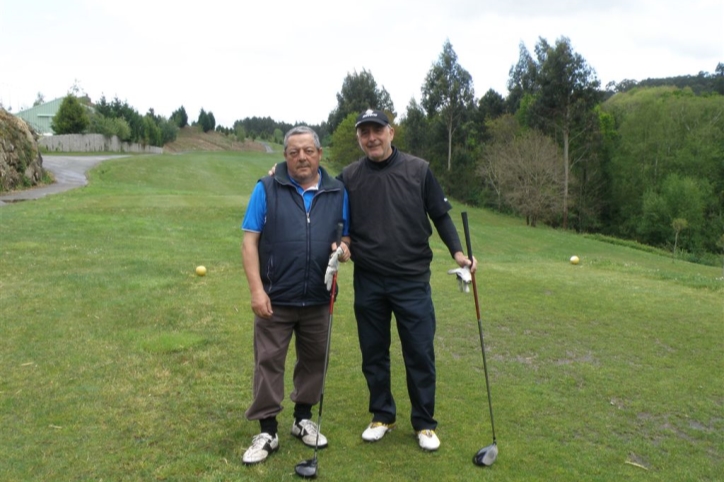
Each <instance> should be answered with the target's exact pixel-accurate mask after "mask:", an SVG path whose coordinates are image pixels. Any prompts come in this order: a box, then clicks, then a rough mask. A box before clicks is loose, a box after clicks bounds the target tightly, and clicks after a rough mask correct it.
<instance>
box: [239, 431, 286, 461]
mask: <svg viewBox="0 0 724 482" xmlns="http://www.w3.org/2000/svg"><path fill="white" fill-rule="evenodd" d="M277 450H279V437H278V436H276V435H274V437H272V436H271V435H269V434H268V433H260V434H259V435H255V436H254V438H253V439H251V447H249V448H248V449H246V452H244V456H243V457H242V458H241V461H242V462H244V463H245V464H247V465H250V464H258V463H259V462H263V461H264V460H266V458H267V457H268V456H269V454H271V453H272V452H276V451H277Z"/></svg>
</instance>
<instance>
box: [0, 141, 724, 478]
mask: <svg viewBox="0 0 724 482" xmlns="http://www.w3.org/2000/svg"><path fill="white" fill-rule="evenodd" d="M280 159H281V156H280V155H279V154H263V153H214V154H201V153H193V154H184V155H177V156H171V155H163V156H156V157H147V156H134V157H129V158H124V159H118V160H111V161H106V162H104V163H102V164H100V165H99V166H98V167H96V168H95V169H94V170H93V171H91V173H90V184H89V185H88V186H86V187H84V188H81V189H76V190H74V191H70V192H67V193H63V194H59V195H54V196H52V197H46V198H43V199H39V200H36V201H27V202H22V203H16V204H12V205H7V206H4V207H0V417H1V419H0V426H2V436H0V461H1V462H0V480H2V481H7V482H11V481H70V480H78V481H91V480H94V481H99V480H104V481H149V480H169V481H231V480H270V481H278V480H295V479H296V476H295V475H294V465H295V464H296V463H297V462H299V461H301V460H303V459H306V458H310V457H311V456H312V450H311V449H307V448H305V447H303V446H302V445H301V443H300V442H298V441H297V440H296V439H294V438H293V437H291V435H289V433H288V430H289V428H290V426H291V404H290V403H289V402H288V401H287V402H286V403H285V406H286V409H285V410H284V412H282V415H281V417H280V429H281V432H280V442H281V447H280V450H279V452H278V453H276V454H274V455H273V456H272V457H271V458H270V459H269V460H268V461H267V462H266V463H264V464H261V465H257V466H253V467H246V466H244V465H242V464H241V461H240V457H241V454H242V453H243V451H244V450H245V448H246V447H247V446H248V444H249V442H250V440H251V437H252V436H253V435H254V434H256V432H257V429H258V425H257V424H256V423H255V422H254V423H252V422H247V421H246V420H245V419H244V410H245V409H246V408H247V406H248V405H249V403H250V398H251V376H252V358H253V354H252V338H251V337H252V312H251V309H250V308H249V294H248V290H247V287H246V281H245V277H244V273H243V270H242V265H241V258H240V250H239V246H240V242H241V237H242V233H241V231H240V229H239V225H240V223H241V219H242V217H243V213H244V210H245V205H246V202H247V200H248V197H249V194H250V192H251V190H252V187H253V185H254V183H255V181H256V180H257V179H258V178H259V177H260V176H262V175H263V174H264V173H265V172H266V170H267V169H268V168H269V166H270V165H271V164H272V162H275V161H278V160H280ZM454 208H455V209H454V211H453V212H452V215H453V220H454V221H455V222H456V225H458V227H459V231H460V233H461V234H462V224H461V222H460V212H461V211H463V210H467V211H468V213H469V218H470V225H471V233H472V241H473V249H474V252H475V254H476V257H477V258H478V260H479V262H480V271H479V272H478V275H477V281H478V286H479V291H480V302H481V311H482V313H481V317H482V320H483V326H484V330H485V337H486V338H485V339H486V349H487V357H488V368H489V371H490V380H491V388H492V397H493V407H494V412H495V422H496V435H497V438H498V445H499V448H500V454H499V456H498V460H497V461H496V463H495V464H494V465H493V466H492V467H490V468H480V467H476V466H474V465H473V464H472V462H471V459H472V456H473V455H474V454H475V452H476V451H477V450H478V449H479V448H481V447H483V446H485V445H488V444H489V443H491V441H492V436H491V432H490V420H489V415H488V409H487V400H486V397H485V385H484V377H483V371H482V356H481V351H480V344H479V339H478V333H477V319H476V316H475V305H474V302H473V298H472V294H467V295H466V294H463V293H460V292H458V290H457V284H456V282H455V280H454V279H453V277H452V276H449V275H447V270H448V269H449V268H452V267H454V262H452V260H451V259H450V257H449V255H448V254H447V252H446V249H445V247H444V245H443V244H442V242H441V241H440V239H439V237H438V236H437V234H435V235H434V236H433V238H432V245H433V249H434V251H435V261H434V263H433V279H432V285H433V296H434V300H435V304H436V310H437V316H438V327H437V338H436V349H437V352H436V354H437V363H438V365H437V366H438V399H437V413H436V418H437V419H438V420H439V423H440V425H439V429H438V434H439V436H440V439H441V441H442V447H441V449H440V450H439V451H438V452H436V453H424V452H422V451H421V450H420V449H419V448H418V447H417V443H416V439H415V438H414V435H413V432H412V429H411V428H410V424H409V402H408V401H407V393H406V389H405V377H404V369H403V364H402V360H401V355H400V348H399V343H398V342H396V343H394V346H393V360H392V363H393V383H394V386H393V391H394V394H395V396H396V399H397V402H398V411H399V413H398V416H399V420H398V422H399V424H398V426H399V428H398V429H397V430H396V431H394V432H392V433H391V434H390V435H389V436H387V437H386V438H385V439H383V440H382V441H380V442H379V443H376V444H366V443H364V442H363V441H362V439H361V438H360V434H361V432H362V430H363V429H364V427H365V426H366V424H367V423H368V422H369V420H370V415H369V414H368V412H367V389H366V385H365V382H364V379H363V377H362V374H361V371H360V355H359V349H358V346H357V335H356V327H355V322H354V316H353V311H352V300H353V293H352V290H351V282H352V266H351V265H342V268H341V270H340V276H339V281H340V284H341V293H340V295H339V298H338V301H337V305H336V308H335V316H334V327H333V335H332V351H331V360H330V368H329V373H328V379H327V387H326V394H325V405H324V414H323V432H324V433H325V434H326V435H327V436H328V438H329V440H330V446H329V448H327V449H325V450H323V451H320V453H319V479H320V480H329V481H348V480H350V481H355V480H360V481H371V480H374V481H407V480H410V481H411V480H436V481H467V480H490V481H493V480H494V481H496V482H503V481H553V480H555V481H576V482H578V481H609V480H610V481H620V480H627V481H652V480H654V481H714V480H721V477H722V474H724V462H723V460H724V457H723V456H722V454H724V375H722V374H723V373H724V348H723V346H724V345H723V343H724V342H723V341H722V340H724V280H723V279H722V270H721V268H712V267H707V266H701V265H695V264H689V263H684V262H680V261H672V259H671V258H670V257H667V256H662V255H656V254H652V253H647V252H643V251H638V250H635V249H631V248H628V247H623V246H616V245H613V244H607V243H603V242H601V241H597V240H593V239H589V238H586V237H584V236H579V235H575V234H572V233H567V232H560V231H556V230H552V229H548V228H545V227H539V228H535V229H532V228H528V227H526V226H525V225H524V224H525V223H524V222H521V220H519V219H515V218H510V217H504V216H499V215H496V214H492V213H490V212H488V211H483V210H478V209H473V208H466V207H465V206H462V205H460V204H459V203H454ZM574 254H575V255H578V256H579V257H580V258H581V263H580V264H579V265H577V266H574V265H571V264H570V263H568V259H569V257H570V256H571V255H574ZM200 264H203V265H205V266H206V267H207V269H208V273H207V275H206V276H204V277H198V276H196V275H195V273H194V269H195V267H196V266H197V265H200ZM321 281H322V280H320V282H321ZM292 353H293V352H292ZM289 358H290V359H289V360H288V366H289V367H291V364H292V362H293V355H292V356H290V357H289ZM287 379H289V377H287ZM314 413H315V417H316V407H315V412H314Z"/></svg>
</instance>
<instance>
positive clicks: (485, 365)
mask: <svg viewBox="0 0 724 482" xmlns="http://www.w3.org/2000/svg"><path fill="white" fill-rule="evenodd" d="M462 218H463V229H464V231H465V244H466V245H467V248H468V258H470V262H471V263H472V261H473V247H472V243H471V242H470V226H469V225H468V213H467V212H463V213H462ZM470 276H471V278H472V280H473V298H474V299H475V314H476V316H477V317H478V333H479V334H480V348H481V351H482V352H483V372H484V373H485V388H486V390H487V392H488V408H489V409H490V427H491V429H492V432H493V443H496V439H495V422H494V420H493V401H492V397H491V396H490V381H489V378H488V362H487V360H486V359H485V341H484V337H483V321H482V319H481V317H480V302H479V301H478V285H477V283H476V282H475V273H473V272H471V273H470Z"/></svg>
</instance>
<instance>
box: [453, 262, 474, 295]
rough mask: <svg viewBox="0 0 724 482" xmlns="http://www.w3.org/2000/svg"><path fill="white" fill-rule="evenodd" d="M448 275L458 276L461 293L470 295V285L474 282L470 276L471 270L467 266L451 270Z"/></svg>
mask: <svg viewBox="0 0 724 482" xmlns="http://www.w3.org/2000/svg"><path fill="white" fill-rule="evenodd" d="M447 274H454V275H455V276H456V278H457V280H458V288H459V289H460V291H462V292H464V293H470V283H472V281H473V277H472V275H471V274H470V268H468V267H467V266H465V267H464V268H455V269H450V270H448V272H447Z"/></svg>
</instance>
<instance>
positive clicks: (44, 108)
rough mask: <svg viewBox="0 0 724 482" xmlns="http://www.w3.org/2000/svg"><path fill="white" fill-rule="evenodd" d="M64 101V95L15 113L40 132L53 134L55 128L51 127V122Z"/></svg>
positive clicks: (41, 133)
mask: <svg viewBox="0 0 724 482" xmlns="http://www.w3.org/2000/svg"><path fill="white" fill-rule="evenodd" d="M62 102H63V97H60V98H58V99H55V100H51V101H50V102H46V103H45V104H40V105H36V106H35V107H31V108H30V109H26V110H23V111H20V112H18V113H17V114H15V115H16V116H18V117H20V118H21V119H23V120H24V121H25V122H26V123H27V124H28V125H29V126H30V127H32V128H33V129H35V132H37V133H38V134H40V135H52V134H53V129H52V128H51V127H50V122H51V121H52V120H53V116H54V115H55V113H56V112H58V109H59V108H60V104H61V103H62Z"/></svg>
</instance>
